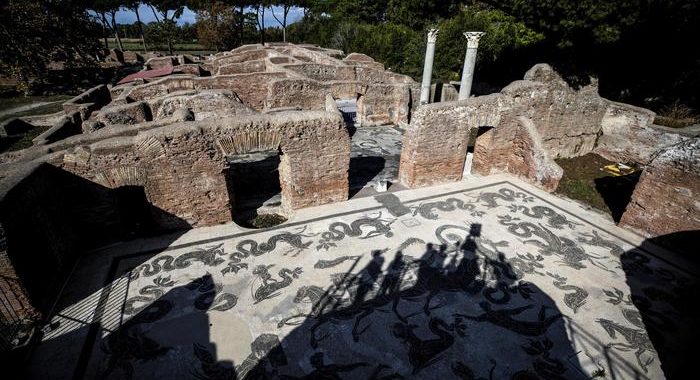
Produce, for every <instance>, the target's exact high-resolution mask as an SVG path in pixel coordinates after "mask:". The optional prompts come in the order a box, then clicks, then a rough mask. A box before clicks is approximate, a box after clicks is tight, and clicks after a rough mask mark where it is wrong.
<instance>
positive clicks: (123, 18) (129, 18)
mask: <svg viewBox="0 0 700 380" xmlns="http://www.w3.org/2000/svg"><path fill="white" fill-rule="evenodd" d="M273 10H274V12H275V14H276V15H277V17H278V18H279V19H280V20H281V19H282V8H280V7H273ZM139 15H140V16H141V21H143V22H145V23H147V24H148V23H149V22H151V21H155V17H153V12H152V11H151V8H149V7H148V6H146V5H143V4H142V5H141V6H140V7H139ZM303 15H304V13H303V10H302V9H301V8H296V7H295V8H292V9H291V10H290V11H289V14H288V15H287V24H291V23H293V22H295V21H297V20H299V19H301V17H302V16H303ZM158 17H160V15H159V16H158ZM195 21H196V14H195V12H193V11H191V10H189V9H187V8H185V12H183V13H182V16H181V17H180V18H179V19H178V20H177V23H178V24H180V25H182V24H184V23H190V24H194V23H195ZM134 22H136V15H135V14H134V12H133V11H131V10H121V11H119V12H118V13H117V23H119V24H133V23H134ZM270 26H271V27H279V26H280V25H279V23H278V22H277V21H276V20H275V19H274V17H272V15H271V14H270V9H266V10H265V27H270Z"/></svg>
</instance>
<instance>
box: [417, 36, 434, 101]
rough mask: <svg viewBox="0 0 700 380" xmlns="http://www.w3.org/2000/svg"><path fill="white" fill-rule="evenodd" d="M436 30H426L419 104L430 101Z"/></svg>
mask: <svg viewBox="0 0 700 380" xmlns="http://www.w3.org/2000/svg"><path fill="white" fill-rule="evenodd" d="M437 35H438V30H437V29H430V30H429V31H428V47H427V48H426V49H425V65H424V66H423V83H422V84H421V86H420V104H426V103H428V102H429V101H430V81H431V79H432V76H433V59H434V58H435V41H436V40H437Z"/></svg>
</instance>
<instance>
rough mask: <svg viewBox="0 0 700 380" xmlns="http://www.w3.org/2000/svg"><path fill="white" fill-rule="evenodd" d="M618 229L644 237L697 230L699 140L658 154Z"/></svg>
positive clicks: (699, 212) (699, 226)
mask: <svg viewBox="0 0 700 380" xmlns="http://www.w3.org/2000/svg"><path fill="white" fill-rule="evenodd" d="M620 225H622V226H624V227H628V228H633V229H635V230H637V231H640V232H642V233H643V234H645V235H647V236H660V235H666V234H670V233H674V232H680V231H697V230H700V138H698V137H695V138H692V139H689V140H686V141H684V142H681V143H678V144H676V145H673V146H670V147H667V148H665V149H663V150H661V151H660V152H658V154H657V155H656V156H655V157H654V158H653V159H652V160H651V162H650V163H649V165H648V166H647V167H646V168H645V169H644V172H643V173H642V176H641V178H640V179H639V182H638V183H637V186H636V187H635V188H634V193H633V194H632V199H631V201H630V203H629V204H628V205H627V209H626V210H625V213H624V214H622V218H621V220H620Z"/></svg>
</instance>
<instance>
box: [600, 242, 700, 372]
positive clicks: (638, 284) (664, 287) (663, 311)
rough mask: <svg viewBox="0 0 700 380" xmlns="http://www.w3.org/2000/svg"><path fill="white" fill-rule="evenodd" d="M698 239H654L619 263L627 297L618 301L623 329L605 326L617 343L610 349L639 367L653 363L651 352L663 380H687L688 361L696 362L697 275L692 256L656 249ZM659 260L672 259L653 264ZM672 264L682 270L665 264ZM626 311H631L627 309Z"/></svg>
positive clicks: (699, 286) (699, 314) (618, 325)
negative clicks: (631, 358)
mask: <svg viewBox="0 0 700 380" xmlns="http://www.w3.org/2000/svg"><path fill="white" fill-rule="evenodd" d="M699 239H700V231H685V232H679V233H674V234H670V235H664V236H659V237H655V238H652V239H647V240H645V241H644V242H643V243H642V244H641V245H639V246H638V247H636V248H634V249H631V250H628V251H626V252H624V253H623V254H622V255H621V257H620V261H621V263H622V269H623V270H624V272H625V276H626V282H627V285H628V286H629V289H630V293H629V294H628V295H627V296H625V295H624V294H621V295H620V297H619V303H620V304H622V305H623V316H624V317H625V320H626V321H623V322H624V325H623V324H622V323H619V322H613V321H606V326H607V327H608V333H609V334H610V332H612V334H611V335H612V337H615V336H617V337H618V339H615V343H612V344H611V346H612V347H613V348H618V349H621V350H626V351H630V350H631V351H633V352H634V353H635V355H636V357H637V360H638V361H639V364H640V365H643V364H649V363H651V361H653V358H652V357H651V356H649V352H648V351H649V350H650V349H652V348H653V349H654V350H655V351H656V353H657V355H658V359H659V361H660V364H661V369H662V370H663V372H664V375H665V376H666V378H667V379H682V378H687V376H688V375H687V374H689V373H693V371H694V370H695V367H694V366H695V362H694V360H696V359H697V358H698V357H700V350H699V349H698V345H697V343H698V342H699V341H700V330H699V329H698V328H697V322H698V321H700V312H699V311H698V308H697V307H696V302H697V299H698V295H700V283H699V282H698V278H697V274H698V273H700V271H698V268H699V266H698V259H697V257H696V256H694V255H680V254H677V253H674V252H669V251H659V247H658V245H657V243H658V242H666V243H667V242H682V243H684V244H688V243H689V242H697V241H698V240H699ZM674 248H679V249H677V251H680V252H682V251H686V252H689V251H690V247H689V246H687V245H686V246H684V247H674ZM655 252H658V253H655ZM659 255H667V256H668V255H672V256H677V257H675V259H676V260H670V261H669V260H668V259H672V257H662V258H661V259H659ZM673 261H676V262H680V263H682V264H681V265H674V264H670V262H673ZM632 305H633V306H634V307H635V308H636V310H635V309H632V308H631V307H630V306H632ZM629 325H631V326H632V327H629ZM645 331H646V333H645ZM615 332H617V333H618V334H617V335H615Z"/></svg>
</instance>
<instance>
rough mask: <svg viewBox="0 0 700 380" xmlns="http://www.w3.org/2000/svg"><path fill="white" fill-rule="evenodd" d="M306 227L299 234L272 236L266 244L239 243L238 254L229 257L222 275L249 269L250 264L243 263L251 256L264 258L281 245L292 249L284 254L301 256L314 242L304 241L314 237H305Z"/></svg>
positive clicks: (251, 241) (234, 253) (288, 233)
mask: <svg viewBox="0 0 700 380" xmlns="http://www.w3.org/2000/svg"><path fill="white" fill-rule="evenodd" d="M305 230H306V227H304V228H302V229H301V230H300V231H299V232H295V233H291V232H282V233H279V234H276V235H273V236H271V237H270V238H269V239H267V241H266V242H262V243H258V242H257V241H255V240H253V239H246V240H242V241H240V242H238V244H237V245H236V252H233V253H232V254H231V255H229V262H228V264H227V266H226V267H225V268H224V269H222V270H221V274H224V275H225V274H227V273H237V272H238V271H239V270H241V269H242V268H248V264H246V263H243V262H242V261H243V260H244V259H246V258H248V257H250V256H262V255H264V254H266V253H270V252H272V251H274V250H275V249H276V248H277V245H278V244H280V243H285V244H287V245H289V246H291V247H292V248H291V249H290V250H289V251H287V252H285V253H284V254H285V255H286V254H289V253H292V252H294V253H293V255H297V254H299V253H300V252H301V251H303V250H305V249H306V248H308V247H309V246H310V245H311V244H312V242H311V241H306V242H305V241H304V240H303V238H304V237H311V236H313V235H305V234H303V232H304V231H305Z"/></svg>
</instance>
